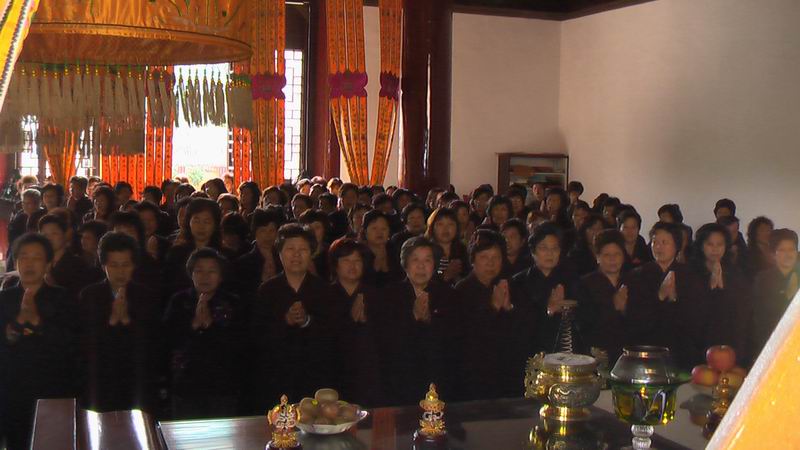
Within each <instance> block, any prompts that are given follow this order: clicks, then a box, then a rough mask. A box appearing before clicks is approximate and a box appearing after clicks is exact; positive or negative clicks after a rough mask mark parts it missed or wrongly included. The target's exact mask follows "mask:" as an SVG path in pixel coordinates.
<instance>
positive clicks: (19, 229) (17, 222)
mask: <svg viewBox="0 0 800 450" xmlns="http://www.w3.org/2000/svg"><path fill="white" fill-rule="evenodd" d="M27 229H28V215H27V214H25V213H24V212H22V211H20V212H18V213H17V214H15V215H14V218H12V219H11V221H10V222H9V223H8V252H6V255H7V257H6V271H11V270H14V254H13V251H12V250H13V248H14V241H16V240H17V238H19V237H20V236H22V235H23V234H25V231H27Z"/></svg>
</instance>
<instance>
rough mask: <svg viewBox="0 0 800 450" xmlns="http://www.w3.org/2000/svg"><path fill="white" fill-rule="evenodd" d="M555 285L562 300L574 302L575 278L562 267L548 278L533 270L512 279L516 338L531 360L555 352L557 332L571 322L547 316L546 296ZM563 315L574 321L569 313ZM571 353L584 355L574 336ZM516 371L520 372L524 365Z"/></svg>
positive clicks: (559, 316)
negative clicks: (541, 353)
mask: <svg viewBox="0 0 800 450" xmlns="http://www.w3.org/2000/svg"><path fill="white" fill-rule="evenodd" d="M559 284H560V285H562V286H564V299H565V300H575V299H576V298H577V278H576V277H575V275H574V274H573V273H572V272H571V271H570V270H569V269H568V268H567V267H566V266H563V265H559V266H557V267H556V268H555V269H553V271H552V272H550V275H548V276H545V275H544V274H543V273H542V271H541V270H539V269H538V268H537V267H535V266H533V267H531V268H529V269H528V270H526V271H524V272H520V273H518V274H517V275H515V276H514V278H513V279H512V282H511V296H512V297H511V299H512V302H513V303H514V306H515V308H517V309H519V311H518V312H517V314H518V318H519V320H520V324H519V326H520V330H519V331H518V333H519V334H516V336H518V339H520V340H521V341H522V342H524V349H523V351H524V353H525V354H526V355H528V356H533V355H535V354H536V353H538V352H540V351H544V352H547V353H552V352H554V351H557V349H558V348H559V329H560V328H561V327H562V325H564V324H566V322H567V321H570V320H572V318H571V317H570V316H568V317H564V313H560V312H559V313H555V314H553V315H552V316H551V315H548V314H547V303H548V301H549V300H550V294H551V293H552V292H553V289H555V288H556V287H557V286H558V285H559ZM567 314H569V315H571V316H572V317H573V318H574V314H573V313H571V312H570V313H567ZM562 319H563V320H562ZM574 331H576V330H573V332H574ZM573 351H574V352H575V353H586V352H585V351H583V348H582V344H581V343H580V339H579V336H575V335H574V333H573ZM518 370H520V371H524V370H525V367H524V364H523V365H522V366H520V367H519V368H518Z"/></svg>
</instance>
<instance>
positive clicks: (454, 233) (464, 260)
mask: <svg viewBox="0 0 800 450" xmlns="http://www.w3.org/2000/svg"><path fill="white" fill-rule="evenodd" d="M459 235H460V233H459V229H458V218H457V217H456V213H455V211H453V210H452V209H449V208H437V209H435V210H434V211H433V212H432V213H431V215H430V216H429V217H428V226H427V229H426V231H425V237H426V238H428V239H430V240H431V241H433V242H434V243H436V245H438V246H439V252H438V253H439V261H438V262H437V264H436V274H437V275H438V276H440V277H441V278H442V281H444V282H445V283H449V284H451V285H454V284H455V283H456V282H458V280H460V279H461V278H463V277H465V276H466V275H467V274H468V273H469V271H470V267H469V257H468V255H467V248H466V247H465V246H464V244H462V243H461V241H460V240H459V239H458V237H459Z"/></svg>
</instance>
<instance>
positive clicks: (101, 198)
mask: <svg viewBox="0 0 800 450" xmlns="http://www.w3.org/2000/svg"><path fill="white" fill-rule="evenodd" d="M92 202H93V204H94V211H91V212H89V213H87V214H86V215H85V216H83V221H84V222H88V221H90V220H97V221H100V222H107V221H108V218H109V216H111V213H113V212H114V211H116V210H117V196H116V195H114V190H113V189H111V187H109V186H108V185H100V186H97V187H96V188H95V189H94V192H92Z"/></svg>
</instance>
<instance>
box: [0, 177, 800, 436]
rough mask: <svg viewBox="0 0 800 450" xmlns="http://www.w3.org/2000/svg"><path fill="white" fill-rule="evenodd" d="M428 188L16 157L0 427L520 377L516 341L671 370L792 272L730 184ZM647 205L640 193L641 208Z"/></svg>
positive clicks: (496, 392)
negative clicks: (171, 174)
mask: <svg viewBox="0 0 800 450" xmlns="http://www.w3.org/2000/svg"><path fill="white" fill-rule="evenodd" d="M504 191H506V192H505V194H503V195H499V194H497V193H495V192H494V190H493V188H492V187H491V186H490V185H481V186H479V187H477V188H475V189H474V190H473V191H472V192H471V194H470V195H467V196H463V197H462V196H459V195H458V194H457V193H456V192H455V189H453V187H452V186H450V187H449V188H447V189H432V190H431V191H430V192H428V193H427V196H426V197H425V198H421V197H418V196H417V195H415V194H414V193H412V192H410V191H408V190H405V189H402V188H398V187H395V186H390V187H387V188H385V189H384V187H382V186H361V187H359V186H356V185H354V184H351V183H343V182H342V181H341V180H340V179H337V178H334V179H331V180H324V179H322V178H321V177H314V178H313V179H302V180H300V181H299V182H297V183H294V184H292V183H286V184H284V185H280V186H270V187H267V188H266V189H264V190H263V192H262V190H261V188H260V187H259V186H258V185H257V184H256V183H254V182H252V181H247V182H244V183H242V184H241V185H239V186H238V187H234V186H233V185H232V182H231V180H230V179H226V180H222V179H213V180H210V181H208V182H206V183H205V184H204V185H203V186H202V188H201V189H200V190H197V191H196V190H195V188H194V187H192V185H190V184H188V183H186V180H167V181H164V182H163V183H162V185H161V186H160V187H157V186H148V187H146V188H145V189H144V190H143V192H141V193H139V194H140V197H141V201H136V200H134V199H133V198H134V197H135V196H134V192H133V191H132V189H131V187H130V185H129V184H128V183H125V182H119V183H116V185H114V186H110V185H108V184H106V183H104V182H103V181H102V180H101V179H99V178H94V177H93V178H90V179H87V178H83V177H77V176H76V177H73V178H72V179H71V180H70V183H69V186H68V191H65V189H64V187H63V186H60V185H58V184H52V183H48V184H44V185H42V186H39V185H37V180H36V179H35V178H32V177H24V178H23V179H21V180H20V183H19V192H20V201H19V204H18V205H17V211H16V213H15V215H14V216H13V218H12V219H11V220H10V224H9V229H8V232H9V242H12V243H13V245H12V247H11V248H10V249H9V252H8V259H7V268H8V272H7V274H6V275H5V277H4V279H3V282H2V290H0V329H2V336H1V337H0V442H2V438H3V436H4V437H5V439H6V442H7V444H8V447H9V449H10V450H15V449H18V448H26V446H27V440H28V439H29V434H30V429H31V422H32V415H33V411H34V407H35V400H36V399H39V398H64V397H76V398H78V400H79V403H80V405H81V406H83V407H85V408H89V409H92V410H95V411H99V412H104V411H113V410H125V409H134V408H141V409H144V410H146V411H149V412H151V413H152V414H154V415H156V416H157V417H159V418H200V417H223V416H233V415H241V414H263V413H264V411H266V410H267V409H268V408H269V407H271V406H273V405H274V404H275V403H276V402H277V401H278V399H279V397H280V395H281V394H287V395H288V396H289V398H290V399H291V400H292V401H299V400H300V399H301V398H303V397H306V396H311V395H312V394H313V393H314V391H315V390H316V389H318V388H322V387H332V388H336V389H337V390H339V392H340V393H341V397H342V398H344V399H346V400H348V401H351V402H354V403H358V404H361V405H362V406H370V407H372V406H384V405H409V404H415V403H416V402H417V401H419V399H420V398H422V397H423V395H424V393H425V391H426V389H427V386H428V384H429V383H430V382H432V381H435V382H437V383H438V386H439V389H440V392H441V394H442V396H443V398H445V399H447V400H448V401H458V400H475V399H487V398H500V397H518V396H520V395H521V394H522V392H523V377H524V370H525V365H526V361H527V358H529V357H530V356H532V355H534V354H536V353H538V352H542V351H543V352H555V351H572V352H575V353H585V354H593V355H595V356H598V357H603V358H605V357H607V358H608V360H609V361H610V363H611V364H613V362H614V361H615V359H616V357H618V356H619V355H620V354H621V352H622V348H623V347H624V346H626V345H633V344H652V345H662V346H666V347H669V348H670V349H671V351H672V353H673V355H674V357H675V359H676V360H677V361H678V363H679V364H680V365H681V367H683V368H685V369H689V368H691V367H692V366H693V365H695V364H698V363H702V362H703V361H704V352H705V349H706V348H707V347H709V346H711V345H718V344H726V345H730V346H733V347H734V348H735V350H736V352H737V354H738V355H739V360H740V364H742V365H747V364H748V363H750V362H751V361H752V360H753V359H754V358H755V357H756V356H757V355H758V353H759V352H760V349H761V347H762V346H763V345H764V343H765V342H766V340H767V339H768V337H769V335H770V333H771V331H772V329H773V328H774V327H775V325H776V324H777V322H778V320H779V319H780V317H781V316H782V314H783V312H784V311H785V308H786V307H787V305H788V303H789V301H790V300H791V298H792V296H793V295H794V293H795V292H796V291H797V289H798V274H800V270H799V269H798V264H797V259H798V237H797V234H796V233H795V232H793V231H790V230H788V229H775V227H774V226H773V223H772V222H771V221H770V220H769V219H768V218H766V217H758V218H756V219H755V220H753V221H752V222H750V223H749V225H748V226H747V230H746V236H747V238H746V239H745V238H744V236H743V235H742V233H741V232H740V231H739V226H740V223H739V220H738V219H737V217H736V205H735V203H734V202H733V201H731V200H728V199H722V200H720V201H719V202H717V204H716V206H715V207H714V208H713V215H712V214H711V213H712V210H711V208H710V207H709V223H707V224H705V225H702V226H700V227H699V228H697V229H696V230H693V229H692V228H691V227H689V226H688V225H686V224H684V223H683V217H682V214H681V211H680V207H679V206H678V205H676V204H669V205H664V206H663V207H662V208H660V209H659V210H658V212H657V214H658V222H657V223H656V224H655V225H654V226H653V227H652V228H651V229H650V230H647V232H646V234H645V236H642V235H641V234H642V233H641V225H642V218H641V216H640V213H639V212H637V211H636V209H635V208H634V207H633V206H631V205H628V204H624V203H623V202H622V201H621V200H620V199H619V198H616V197H613V196H609V195H607V194H602V195H600V196H598V197H597V198H596V199H594V201H593V202H592V204H591V205H590V204H589V203H587V202H586V201H584V200H582V199H581V195H582V194H583V186H582V185H581V184H580V183H578V182H572V183H570V184H569V186H568V187H567V188H566V189H564V188H563V187H548V186H545V185H543V184H534V185H533V187H532V189H531V188H529V187H527V186H522V185H512V186H510V187H507V189H504ZM646 213H650V212H649V211H648V212H646Z"/></svg>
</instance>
